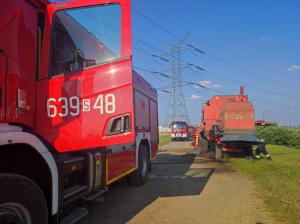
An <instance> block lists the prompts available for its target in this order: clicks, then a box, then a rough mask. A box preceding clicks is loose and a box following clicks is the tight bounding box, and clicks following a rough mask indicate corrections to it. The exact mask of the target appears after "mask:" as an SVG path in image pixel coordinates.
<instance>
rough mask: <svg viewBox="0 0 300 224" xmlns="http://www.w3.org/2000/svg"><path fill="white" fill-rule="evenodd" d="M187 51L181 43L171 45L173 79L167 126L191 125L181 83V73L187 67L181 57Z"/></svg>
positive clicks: (171, 80) (171, 81)
mask: <svg viewBox="0 0 300 224" xmlns="http://www.w3.org/2000/svg"><path fill="white" fill-rule="evenodd" d="M186 49H187V48H186V47H182V46H181V44H180V42H179V43H176V44H171V45H170V59H171V79H170V98H169V105H168V112H167V124H170V123H171V122H172V121H186V122H188V123H189V124H190V119H189V115H188V112H187V108H186V103H185V98H184V95H183V88H182V86H183V85H182V81H181V71H182V68H183V67H185V66H182V64H181V62H180V55H181V53H182V52H183V51H185V50H186Z"/></svg>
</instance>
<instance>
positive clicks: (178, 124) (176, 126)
mask: <svg viewBox="0 0 300 224" xmlns="http://www.w3.org/2000/svg"><path fill="white" fill-rule="evenodd" d="M185 127H186V126H185V123H184V122H176V123H173V125H172V128H173V129H184V128H185Z"/></svg>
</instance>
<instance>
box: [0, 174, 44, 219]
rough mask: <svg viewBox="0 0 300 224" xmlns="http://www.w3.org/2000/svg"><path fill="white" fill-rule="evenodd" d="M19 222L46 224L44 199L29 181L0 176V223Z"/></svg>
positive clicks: (19, 177)
mask: <svg viewBox="0 0 300 224" xmlns="http://www.w3.org/2000/svg"><path fill="white" fill-rule="evenodd" d="M12 220H13V221H12ZM15 220H16V221H15ZM21 220H23V223H24V224H47V223H48V208H47V202H46V199H45V197H44V195H43V193H42V191H41V190H40V188H39V187H38V186H37V185H36V184H35V183H34V182H33V181H31V180H30V179H28V178H26V177H23V176H19V175H14V174H0V223H1V224H2V223H3V224H6V223H18V221H21ZM19 223H22V221H21V222H19Z"/></svg>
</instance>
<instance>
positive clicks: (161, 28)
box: [131, 7, 299, 90]
mask: <svg viewBox="0 0 300 224" xmlns="http://www.w3.org/2000/svg"><path fill="white" fill-rule="evenodd" d="M131 10H132V11H133V12H135V13H136V14H137V15H139V16H140V17H142V18H144V19H145V20H146V21H148V22H149V23H151V24H152V25H154V26H156V27H157V28H159V29H160V30H162V31H163V32H165V33H167V34H168V35H169V36H171V37H173V38H174V39H176V40H178V41H182V42H184V43H185V44H186V46H188V47H190V48H191V49H193V50H194V51H195V52H197V53H199V54H202V55H203V54H204V55H207V56H208V57H210V58H212V59H214V60H216V61H219V62H222V63H223V64H226V65H228V66H231V67H234V68H235V69H238V70H240V71H242V72H246V73H248V74H252V75H255V76H258V77H261V78H264V79H267V80H269V81H272V82H274V83H276V84H278V85H282V86H286V87H289V88H294V89H297V90H299V87H295V86H292V85H288V84H285V83H282V82H280V81H278V80H275V79H271V78H270V77H268V76H265V75H261V74H259V73H256V72H253V71H250V70H248V69H245V68H243V67H241V66H239V65H235V64H233V63H231V62H228V61H226V60H224V59H222V58H220V57H216V56H214V55H212V54H210V53H208V52H206V51H204V50H202V49H200V48H198V47H195V46H194V45H192V44H190V43H187V42H186V41H184V40H182V39H181V38H180V37H179V36H177V35H175V34H174V33H172V32H170V31H169V30H167V29H166V28H164V27H163V26H161V25H160V24H158V23H157V22H155V21H154V20H153V19H151V18H149V17H148V16H146V15H145V14H143V13H141V12H139V11H138V10H136V9H135V8H133V7H131ZM196 56H197V57H198V56H200V55H197V54H196Z"/></svg>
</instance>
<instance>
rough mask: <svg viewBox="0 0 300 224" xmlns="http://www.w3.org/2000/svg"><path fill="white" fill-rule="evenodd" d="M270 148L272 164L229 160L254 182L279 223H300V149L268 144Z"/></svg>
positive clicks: (270, 162) (269, 162) (262, 160)
mask: <svg viewBox="0 0 300 224" xmlns="http://www.w3.org/2000/svg"><path fill="white" fill-rule="evenodd" d="M267 149H268V151H269V152H270V154H271V155H272V158H273V160H272V161H267V160H264V159H261V160H260V161H253V162H251V161H249V160H246V159H243V158H231V159H230V161H231V163H232V164H233V167H234V168H235V169H236V170H239V171H241V172H242V173H245V174H247V175H248V176H249V177H251V179H253V180H254V181H255V183H256V185H257V188H258V191H259V194H260V196H261V197H262V198H263V200H264V202H265V204H266V205H267V207H268V208H269V209H270V211H271V212H272V213H273V215H274V217H275V218H276V219H277V220H278V221H280V222H282V223H289V224H300V150H299V149H293V148H288V147H285V146H278V145H268V146H267Z"/></svg>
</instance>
